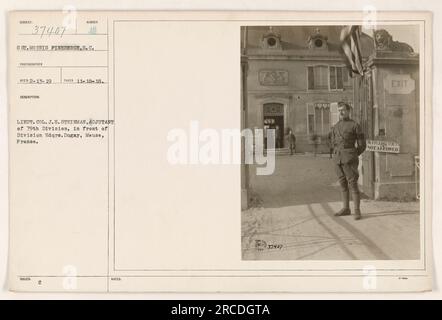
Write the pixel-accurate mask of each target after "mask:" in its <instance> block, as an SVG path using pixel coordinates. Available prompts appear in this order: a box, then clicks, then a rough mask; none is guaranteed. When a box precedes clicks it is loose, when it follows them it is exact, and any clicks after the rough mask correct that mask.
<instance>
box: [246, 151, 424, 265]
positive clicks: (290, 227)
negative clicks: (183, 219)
mask: <svg viewBox="0 0 442 320" xmlns="http://www.w3.org/2000/svg"><path fill="white" fill-rule="evenodd" d="M250 170H251V171H250V184H251V186H252V187H253V191H252V192H253V200H252V205H254V206H255V207H254V208H251V209H248V210H246V211H243V213H242V249H243V259H245V260H298V259H307V260H325V259H326V260H328V259H330V260H355V259H360V260H373V259H374V260H376V259H380V260H388V259H395V260H396V259H397V260H400V259H407V260H408V259H410V260H413V259H419V247H420V246H419V203H418V202H385V201H374V200H367V199H365V200H362V202H361V209H362V212H363V219H362V220H359V221H355V220H353V217H352V216H347V217H340V218H337V217H334V216H333V213H334V212H336V211H338V210H339V209H340V208H341V203H340V194H339V188H338V185H337V183H336V178H335V175H334V172H333V167H332V161H331V160H329V159H328V158H326V157H325V156H318V157H316V158H315V157H313V156H312V155H295V156H278V157H277V160H276V172H275V174H273V175H271V176H255V175H254V172H255V170H254V168H253V167H250Z"/></svg>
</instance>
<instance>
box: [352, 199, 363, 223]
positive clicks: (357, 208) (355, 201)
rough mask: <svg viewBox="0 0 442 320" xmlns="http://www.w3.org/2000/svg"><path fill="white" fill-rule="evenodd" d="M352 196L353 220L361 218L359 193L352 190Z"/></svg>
mask: <svg viewBox="0 0 442 320" xmlns="http://www.w3.org/2000/svg"><path fill="white" fill-rule="evenodd" d="M352 198H353V205H354V208H355V215H354V219H355V220H360V219H361V208H360V206H361V195H360V193H359V192H353V193H352Z"/></svg>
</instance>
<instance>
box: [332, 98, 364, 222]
mask: <svg viewBox="0 0 442 320" xmlns="http://www.w3.org/2000/svg"><path fill="white" fill-rule="evenodd" d="M338 112H339V119H340V120H339V121H338V123H336V124H335V126H334V127H333V128H332V137H331V138H332V146H333V148H334V157H333V158H334V162H335V164H334V167H335V171H336V174H337V176H338V180H339V184H340V186H341V192H342V202H343V208H342V209H341V210H340V211H339V212H337V213H336V214H335V216H338V217H340V216H348V215H350V214H351V211H350V206H349V202H350V193H349V191H350V190H351V192H352V197H353V204H354V214H355V216H354V218H355V220H359V219H361V210H360V202H361V200H360V199H361V198H360V192H359V188H358V178H359V172H358V165H359V158H358V157H359V155H361V154H362V152H364V150H365V148H366V143H365V137H364V134H363V132H362V130H361V127H360V125H359V124H358V123H357V122H356V121H354V120H352V119H350V105H348V104H347V103H345V102H339V103H338Z"/></svg>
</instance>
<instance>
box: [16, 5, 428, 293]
mask: <svg viewBox="0 0 442 320" xmlns="http://www.w3.org/2000/svg"><path fill="white" fill-rule="evenodd" d="M8 20H9V22H8V28H9V30H8V34H9V44H8V85H9V87H8V101H9V159H10V165H9V177H10V181H9V198H10V199H9V203H10V250H9V288H10V290H12V291H40V292H417V291H427V290H431V289H432V247H431V241H432V236H431V215H432V208H431V199H432V189H431V185H432V162H431V161H432V122H431V121H432V119H431V110H432V104H431V94H432V83H431V77H432V76H431V74H432V64H431V58H432V56H431V52H432V43H431V41H432V37H431V32H432V30H431V14H430V13H428V12H388V13H387V12H368V13H367V12H339V13H338V12H333V13H331V12H327V13H325V12H296V11H286V12H282V11H281V12H272V11H268V12H239V11H238V12H235V11H229V12H222V11H206V12H204V11H202V12H190V11H188V12H186V11H181V12H179V11H168V12H161V11H156V12H153V11H75V10H73V9H72V10H65V11H12V12H9V15H8Z"/></svg>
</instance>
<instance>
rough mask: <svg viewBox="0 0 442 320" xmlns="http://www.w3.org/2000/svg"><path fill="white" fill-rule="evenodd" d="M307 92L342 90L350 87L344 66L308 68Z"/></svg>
mask: <svg viewBox="0 0 442 320" xmlns="http://www.w3.org/2000/svg"><path fill="white" fill-rule="evenodd" d="M307 79H308V80H307V82H308V83H307V88H308V90H343V89H344V87H351V80H350V77H349V75H348V70H347V67H345V66H308V67H307Z"/></svg>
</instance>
